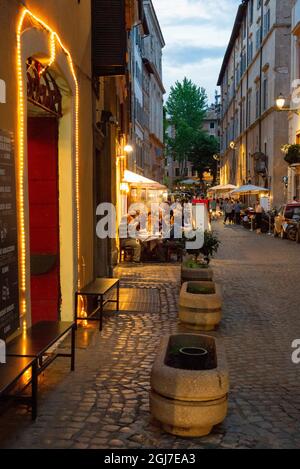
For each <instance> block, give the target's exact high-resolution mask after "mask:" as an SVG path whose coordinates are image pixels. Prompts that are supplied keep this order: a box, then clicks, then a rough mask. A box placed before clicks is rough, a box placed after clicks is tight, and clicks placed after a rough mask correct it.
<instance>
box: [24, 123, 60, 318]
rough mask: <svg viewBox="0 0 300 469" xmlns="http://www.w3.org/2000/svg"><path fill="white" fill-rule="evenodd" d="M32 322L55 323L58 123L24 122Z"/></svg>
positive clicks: (57, 291) (57, 303)
mask: <svg viewBox="0 0 300 469" xmlns="http://www.w3.org/2000/svg"><path fill="white" fill-rule="evenodd" d="M28 184H29V211H30V217H29V218H30V255H31V316H32V323H33V324H34V323H36V322H37V321H42V320H57V319H58V317H59V305H60V280H59V200H58V120H57V119H56V118H52V117H42V118H41V117H30V118H29V119H28Z"/></svg>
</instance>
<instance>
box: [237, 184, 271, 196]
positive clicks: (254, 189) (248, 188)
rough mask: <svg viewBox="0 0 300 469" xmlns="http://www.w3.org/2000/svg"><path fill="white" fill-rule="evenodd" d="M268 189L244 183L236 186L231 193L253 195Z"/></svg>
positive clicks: (265, 191)
mask: <svg viewBox="0 0 300 469" xmlns="http://www.w3.org/2000/svg"><path fill="white" fill-rule="evenodd" d="M268 192H270V189H266V188H265V187H259V186H253V185H252V184H246V185H245V186H241V187H238V188H237V189H235V190H233V191H232V192H231V194H232V195H235V194H242V195H247V194H249V195H251V194H253V195H255V194H261V193H268Z"/></svg>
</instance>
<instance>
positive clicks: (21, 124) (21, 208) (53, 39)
mask: <svg viewBox="0 0 300 469" xmlns="http://www.w3.org/2000/svg"><path fill="white" fill-rule="evenodd" d="M26 17H28V18H30V19H31V20H32V21H34V22H35V23H37V24H38V25H39V26H40V27H41V28H43V29H45V30H46V31H47V32H48V33H49V51H50V56H49V61H48V63H47V65H46V66H45V67H44V68H43V69H42V70H41V72H40V73H41V74H42V73H43V72H44V71H45V70H46V69H47V68H48V67H50V66H51V65H53V63H54V62H55V60H56V47H57V44H59V46H60V47H61V49H62V51H63V52H64V53H65V54H66V57H67V60H68V64H69V67H70V71H71V74H72V77H73V80H74V84H75V179H76V182H75V192H76V195H75V197H76V225H77V259H78V270H79V265H80V210H79V208H80V207H79V86H78V81H77V77H76V73H75V68H74V63H73V60H72V57H71V54H70V52H69V51H68V49H67V48H66V47H65V46H64V44H63V43H62V41H61V39H60V37H59V36H58V34H57V33H56V32H55V31H54V30H53V29H52V28H51V27H50V26H49V25H48V24H47V23H45V22H44V21H43V20H42V19H40V18H38V17H37V16H36V15H34V14H33V13H32V12H31V11H30V10H28V9H26V8H25V9H23V10H22V13H21V15H20V19H19V22H18V25H17V77H18V140H19V159H18V189H19V190H18V212H19V218H18V220H19V235H20V254H19V266H20V291H21V303H20V309H21V315H22V316H25V314H26V308H27V306H26V263H27V260H26V234H25V203H24V197H25V192H24V157H25V151H24V148H25V99H26V93H25V87H24V82H23V63H22V31H23V26H24V21H25V19H26ZM77 282H78V288H80V275H79V272H78V279H77Z"/></svg>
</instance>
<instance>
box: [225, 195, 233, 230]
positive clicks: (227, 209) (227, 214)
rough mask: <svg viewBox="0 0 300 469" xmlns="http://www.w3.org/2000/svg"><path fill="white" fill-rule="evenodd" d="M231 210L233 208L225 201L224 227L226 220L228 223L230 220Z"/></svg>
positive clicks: (228, 201) (229, 202)
mask: <svg viewBox="0 0 300 469" xmlns="http://www.w3.org/2000/svg"><path fill="white" fill-rule="evenodd" d="M232 209H233V206H232V203H231V200H230V199H226V201H225V205H224V211H225V218H224V225H226V222H227V220H229V222H230V219H231V217H232Z"/></svg>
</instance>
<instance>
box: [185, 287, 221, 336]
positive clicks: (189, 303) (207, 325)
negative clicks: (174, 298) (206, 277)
mask: <svg viewBox="0 0 300 469" xmlns="http://www.w3.org/2000/svg"><path fill="white" fill-rule="evenodd" d="M189 286H193V287H197V286H198V287H205V288H214V291H215V292H214V293H212V294H194V293H189V292H188V288H189ZM179 319H180V321H181V322H182V323H183V324H184V325H185V326H187V327H189V328H191V329H197V330H202V331H212V330H214V329H215V328H216V326H217V325H218V324H219V323H220V321H221V319H222V291H221V287H220V286H219V285H218V284H216V283H214V282H186V283H184V284H183V285H182V287H181V291H180V296H179Z"/></svg>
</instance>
